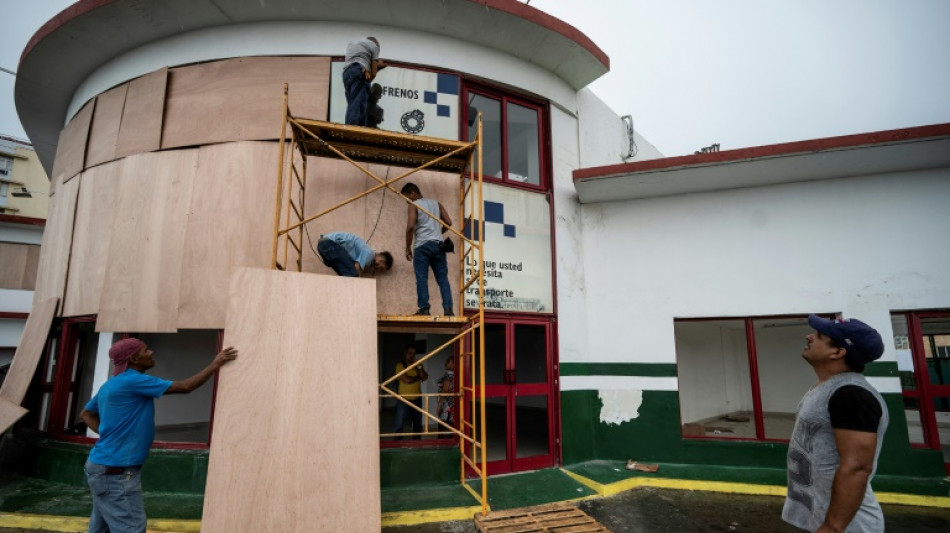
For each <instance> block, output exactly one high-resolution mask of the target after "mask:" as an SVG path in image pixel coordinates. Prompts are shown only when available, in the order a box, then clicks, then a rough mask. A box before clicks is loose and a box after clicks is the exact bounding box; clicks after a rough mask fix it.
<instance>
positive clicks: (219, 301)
mask: <svg viewBox="0 0 950 533" xmlns="http://www.w3.org/2000/svg"><path fill="white" fill-rule="evenodd" d="M277 151H278V144H277V143H276V142H253V141H248V142H239V143H226V144H216V145H212V146H204V147H202V148H201V149H200V150H199V152H198V168H197V172H196V174H195V184H194V192H193V194H192V198H191V209H190V210H189V213H188V226H187V232H186V235H185V250H184V255H183V260H182V274H181V302H180V306H179V311H178V327H179V328H203V329H221V328H223V327H224V316H225V310H226V309H227V298H228V280H229V278H230V273H231V271H232V270H233V269H234V268H235V267H242V266H249V267H258V268H267V267H269V266H270V256H271V243H272V242H273V232H274V226H273V216H274V195H275V194H276V190H275V187H276V180H277V176H276V173H277Z"/></svg>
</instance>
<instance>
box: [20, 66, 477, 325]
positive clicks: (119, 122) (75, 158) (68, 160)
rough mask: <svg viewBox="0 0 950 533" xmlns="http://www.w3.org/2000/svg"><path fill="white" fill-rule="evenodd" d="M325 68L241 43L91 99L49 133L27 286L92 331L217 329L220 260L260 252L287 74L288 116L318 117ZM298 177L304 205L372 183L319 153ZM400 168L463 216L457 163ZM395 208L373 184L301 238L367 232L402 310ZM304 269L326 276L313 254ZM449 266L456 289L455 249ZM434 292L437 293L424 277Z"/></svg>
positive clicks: (386, 305)
mask: <svg viewBox="0 0 950 533" xmlns="http://www.w3.org/2000/svg"><path fill="white" fill-rule="evenodd" d="M329 66H330V59H329V58H326V57H243V58H232V59H226V60H221V61H213V62H208V63H199V64H194V65H187V66H183V67H178V68H171V69H165V68H162V69H158V70H155V71H153V72H150V73H147V74H145V75H144V76H142V77H139V78H136V79H133V80H131V81H128V82H124V83H122V84H119V85H117V86H115V87H112V88H109V89H108V90H106V91H104V92H101V93H99V94H97V95H95V98H93V99H91V100H89V101H88V102H86V103H85V104H84V105H83V106H82V108H81V109H80V110H79V112H78V113H77V114H76V115H75V116H74V117H73V119H72V120H71V121H70V122H69V123H68V124H67V125H66V127H65V128H64V129H63V132H62V133H61V136H60V146H59V149H58V150H57V158H56V161H55V163H54V173H53V176H54V177H53V183H52V187H53V194H52V198H51V209H50V223H49V225H48V226H47V232H46V233H47V235H45V236H44V239H45V240H44V244H49V246H44V249H43V250H44V251H43V254H44V256H43V258H42V259H41V267H40V272H39V273H38V285H39V287H38V289H37V292H38V294H37V298H38V299H40V300H43V299H45V298H49V297H58V298H60V299H61V300H62V305H61V306H60V314H61V315H62V316H80V315H89V314H97V315H99V316H98V320H97V324H96V329H97V330H99V331H136V332H171V331H176V330H177V329H182V328H189V329H191V328H202V329H219V328H223V327H224V309H225V308H226V299H227V295H228V278H229V274H230V271H231V269H233V268H235V267H239V266H252V267H260V268H269V266H270V254H271V246H272V235H273V217H274V206H275V189H276V172H277V158H278V143H277V142H276V139H277V138H278V137H279V128H280V125H281V123H280V120H281V102H282V91H283V89H282V86H283V83H284V82H288V83H289V84H290V109H291V111H292V112H293V113H294V114H295V115H296V116H304V117H307V118H315V119H326V117H327V107H328V92H329V90H330V78H329ZM369 169H370V171H371V172H374V173H376V174H377V175H378V176H380V177H386V176H390V177H394V176H396V175H397V174H396V172H399V173H402V172H405V171H406V170H407V169H402V168H400V169H395V168H393V169H388V168H386V167H383V166H370V167H369ZM306 179H307V194H306V198H305V199H304V207H305V214H308V215H309V214H312V213H316V212H317V211H318V210H323V209H325V208H326V207H329V206H332V205H335V204H337V203H339V202H341V201H343V200H346V199H348V198H350V197H352V196H353V195H355V194H356V193H358V192H361V191H362V190H365V189H367V188H368V187H369V185H370V183H375V182H374V181H373V180H372V179H371V178H370V177H368V176H366V175H365V174H363V173H362V172H361V171H359V170H358V169H356V168H354V167H352V166H350V165H349V164H347V163H345V162H342V161H334V160H327V159H317V158H311V159H310V160H309V161H308V167H307V176H306ZM411 180H412V181H413V182H415V183H417V184H418V185H419V186H420V187H421V188H422V190H423V192H424V193H425V194H426V195H427V196H429V197H432V198H436V199H438V200H439V201H440V202H441V203H442V204H443V205H445V206H446V208H447V209H450V210H452V216H453V218H454V219H455V221H456V225H457V226H458V224H459V221H460V220H461V217H460V216H459V215H458V213H457V212H456V210H457V206H458V195H459V193H458V187H459V181H458V176H457V175H453V174H445V173H438V172H420V173H418V174H415V175H413V176H412V177H411ZM405 219H406V206H405V203H404V201H403V200H402V199H400V198H398V197H396V196H395V195H394V194H392V193H385V194H384V193H382V192H377V193H374V194H372V195H369V196H367V197H365V198H363V199H361V200H358V201H356V202H353V203H351V204H349V205H347V206H346V207H344V208H342V209H339V210H338V211H335V212H333V213H331V214H330V215H327V216H326V217H324V218H320V219H318V220H316V221H314V222H313V223H311V224H308V226H307V228H308V231H307V235H308V236H309V239H308V238H307V236H306V235H305V239H304V246H311V245H313V246H315V245H316V240H317V239H318V238H319V235H320V234H321V233H327V232H330V231H347V232H351V233H355V234H357V235H361V236H362V237H363V238H364V239H366V238H369V237H370V236H371V235H372V238H371V239H370V246H372V247H374V249H376V250H377V251H381V250H383V249H389V250H391V251H393V252H394V253H393V255H394V258H395V262H394V268H393V270H392V272H390V273H388V274H385V275H381V276H379V277H378V280H377V288H378V289H377V295H378V312H379V313H380V314H410V313H411V312H413V311H414V310H415V279H414V275H413V272H412V267H411V263H409V262H408V261H406V259H405V258H404V255H403V254H402V253H401V251H402V250H403V247H404V243H405V230H404V228H405ZM281 254H282V251H281ZM281 254H279V259H280V257H281ZM450 258H451V256H450ZM451 259H454V258H451ZM304 270H305V271H307V272H318V273H325V274H331V275H332V271H330V270H329V269H328V268H326V267H325V266H324V265H322V264H321V263H320V262H319V259H317V257H316V255H315V253H312V252H310V253H307V252H306V251H305V253H304ZM449 279H450V282H451V284H452V285H453V289H454V288H455V286H456V285H457V283H458V265H457V262H455V261H451V260H450V273H449ZM430 294H432V299H433V305H434V306H435V307H438V305H439V303H440V301H439V300H438V296H437V295H438V289H437V287H436V285H435V282H434V280H430Z"/></svg>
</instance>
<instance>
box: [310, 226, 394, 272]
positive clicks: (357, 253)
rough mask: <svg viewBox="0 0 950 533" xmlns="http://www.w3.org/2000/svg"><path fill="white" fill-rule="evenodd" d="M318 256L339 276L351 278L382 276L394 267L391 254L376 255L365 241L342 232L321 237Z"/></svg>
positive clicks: (325, 234)
mask: <svg viewBox="0 0 950 533" xmlns="http://www.w3.org/2000/svg"><path fill="white" fill-rule="evenodd" d="M317 254H319V255H320V260H321V261H323V264H325V265H326V266H328V267H330V268H332V269H333V271H334V272H336V273H337V275H338V276H346V277H350V278H358V277H360V276H362V275H363V274H365V273H371V274H377V273H379V274H381V273H383V272H386V271H388V270H389V269H390V268H392V266H393V256H392V254H391V253H389V252H379V253H376V252H374V251H373V249H372V248H370V247H369V245H368V244H366V241H364V240H363V239H361V238H359V237H357V236H356V235H353V234H352V233H344V232H342V231H335V232H333V233H324V234H323V235H321V236H320V241H319V242H318V243H317Z"/></svg>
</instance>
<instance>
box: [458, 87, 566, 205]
mask: <svg viewBox="0 0 950 533" xmlns="http://www.w3.org/2000/svg"><path fill="white" fill-rule="evenodd" d="M460 92H461V94H460V95H459V98H460V101H459V106H460V107H461V110H460V113H459V119H460V122H459V135H460V138H461V139H463V140H468V111H469V106H468V99H469V95H470V94H476V95H479V96H481V97H484V98H490V99H492V100H497V101H498V102H499V104H500V107H501V173H502V177H501V178H496V177H493V176H483V179H484V180H485V181H486V182H490V183H502V184H504V185H507V186H510V187H516V188H519V189H526V190H529V191H541V192H545V191H549V190H550V189H551V181H552V180H551V176H550V172H549V169H550V168H551V165H550V163H549V153H550V149H549V147H550V142H551V141H550V139H551V137H550V135H548V133H549V132H550V128H549V126H548V124H549V122H550V121H549V113H548V105H547V104H545V103H543V102H539V101H535V100H531V99H528V98H525V97H523V96H516V95H514V94H511V93H507V92H503V91H500V90H498V89H493V88H490V87H487V86H484V85H478V84H474V83H472V82H471V81H469V80H466V79H464V78H463V79H462V89H461V91H460ZM508 103H512V104H517V105H520V106H522V107H526V108H528V109H533V110H535V111H536V112H537V113H538V172H539V176H540V180H539V181H540V183H539V184H538V185H535V184H533V183H523V182H520V181H513V180H510V179H509V178H508Z"/></svg>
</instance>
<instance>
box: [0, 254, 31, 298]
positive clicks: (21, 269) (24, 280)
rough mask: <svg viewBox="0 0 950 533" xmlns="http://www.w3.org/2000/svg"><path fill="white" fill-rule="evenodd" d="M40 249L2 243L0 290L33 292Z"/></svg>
mask: <svg viewBox="0 0 950 533" xmlns="http://www.w3.org/2000/svg"><path fill="white" fill-rule="evenodd" d="M39 252H40V247H39V246H37V245H35V244H24V243H19V242H0V257H2V258H3V260H2V261H0V289H21V290H33V288H34V287H35V285H36V265H37V259H38V258H39Z"/></svg>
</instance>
